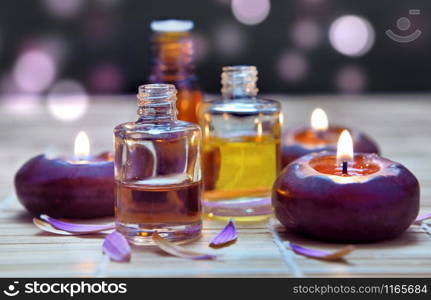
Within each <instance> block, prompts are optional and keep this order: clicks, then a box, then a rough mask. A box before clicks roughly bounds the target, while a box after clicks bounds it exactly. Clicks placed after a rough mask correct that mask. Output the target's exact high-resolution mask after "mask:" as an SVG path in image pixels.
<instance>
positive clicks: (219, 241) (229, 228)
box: [210, 219, 237, 248]
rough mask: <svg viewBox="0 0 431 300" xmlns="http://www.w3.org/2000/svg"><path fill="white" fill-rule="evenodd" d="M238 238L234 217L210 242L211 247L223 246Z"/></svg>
mask: <svg viewBox="0 0 431 300" xmlns="http://www.w3.org/2000/svg"><path fill="white" fill-rule="evenodd" d="M236 239H237V232H236V227H235V224H234V222H233V220H232V219H230V220H229V223H227V225H226V226H225V228H223V230H222V231H220V232H219V233H218V234H217V235H216V236H215V237H214V238H213V239H212V240H211V242H210V247H213V248H221V247H225V246H228V245H231V244H232V243H233V242H235V241H236Z"/></svg>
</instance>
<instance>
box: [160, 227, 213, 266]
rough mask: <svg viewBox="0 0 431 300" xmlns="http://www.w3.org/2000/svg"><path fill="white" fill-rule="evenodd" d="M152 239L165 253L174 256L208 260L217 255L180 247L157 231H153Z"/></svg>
mask: <svg viewBox="0 0 431 300" xmlns="http://www.w3.org/2000/svg"><path fill="white" fill-rule="evenodd" d="M152 237H153V241H154V243H155V244H156V245H157V246H158V247H159V248H160V249H162V250H163V251H165V252H166V253H169V254H171V255H174V256H178V257H182V258H188V259H194V260H204V259H205V260H210V259H215V258H217V256H215V255H211V254H205V253H199V252H195V251H192V250H189V249H187V248H184V247H181V246H179V245H176V244H174V243H171V242H169V241H168V240H167V239H164V238H162V237H161V236H160V235H159V234H158V233H157V232H154V233H153V236H152Z"/></svg>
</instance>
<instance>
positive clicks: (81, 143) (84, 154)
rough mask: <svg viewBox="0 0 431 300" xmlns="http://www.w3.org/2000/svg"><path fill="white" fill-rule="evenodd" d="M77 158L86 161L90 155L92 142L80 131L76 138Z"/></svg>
mask: <svg viewBox="0 0 431 300" xmlns="http://www.w3.org/2000/svg"><path fill="white" fill-rule="evenodd" d="M74 152H75V157H76V158H77V159H85V158H88V156H89V155H90V140H89V139H88V135H87V134H86V133H85V132H84V131H80V132H79V133H78V135H77V136H76V138H75V151H74Z"/></svg>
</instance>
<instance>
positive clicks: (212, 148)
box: [203, 136, 280, 221]
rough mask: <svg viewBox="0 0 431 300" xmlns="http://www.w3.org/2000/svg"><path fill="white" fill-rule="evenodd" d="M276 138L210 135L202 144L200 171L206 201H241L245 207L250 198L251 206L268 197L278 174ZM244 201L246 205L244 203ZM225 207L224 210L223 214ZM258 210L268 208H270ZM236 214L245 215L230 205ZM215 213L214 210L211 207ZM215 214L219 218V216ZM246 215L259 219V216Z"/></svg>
mask: <svg viewBox="0 0 431 300" xmlns="http://www.w3.org/2000/svg"><path fill="white" fill-rule="evenodd" d="M279 143H280V141H279V139H275V138H273V137H272V136H241V137H235V138H230V139H225V138H219V137H209V138H207V139H206V140H205V142H204V145H203V171H204V184H205V194H204V198H205V201H211V202H215V201H217V202H219V203H220V205H223V204H222V203H228V202H232V201H237V202H238V203H239V202H241V205H239V206H240V207H242V208H244V210H247V209H252V207H247V206H246V203H247V200H248V199H249V200H250V201H251V202H250V203H251V205H253V204H252V203H253V201H255V200H256V199H260V198H262V197H268V196H269V195H270V193H271V188H272V184H273V183H274V181H275V179H276V176H277V173H278V166H279V163H278V153H279ZM244 204H245V205H244ZM226 209H229V208H228V207H227V206H226V208H224V209H222V210H223V215H224V214H226ZM257 209H258V210H265V211H269V210H270V207H265V208H262V207H259V208H257ZM233 210H236V212H233V213H232V215H234V216H236V217H241V215H243V216H247V212H244V214H242V213H240V212H238V211H239V210H240V209H239V208H237V209H235V208H233ZM210 213H212V216H214V217H216V216H217V209H215V210H214V209H211V210H210ZM218 217H222V216H221V215H218ZM247 218H253V219H256V221H257V220H258V219H259V220H261V219H262V216H256V215H255V216H250V217H247Z"/></svg>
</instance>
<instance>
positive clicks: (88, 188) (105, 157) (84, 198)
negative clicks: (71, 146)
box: [15, 132, 115, 218]
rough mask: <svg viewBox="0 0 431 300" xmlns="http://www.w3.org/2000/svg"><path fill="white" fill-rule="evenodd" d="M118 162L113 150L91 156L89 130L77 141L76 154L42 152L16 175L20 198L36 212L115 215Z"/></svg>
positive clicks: (86, 215)
mask: <svg viewBox="0 0 431 300" xmlns="http://www.w3.org/2000/svg"><path fill="white" fill-rule="evenodd" d="M114 186H115V184H114V163H113V157H112V154H111V153H108V152H105V153H102V154H100V155H98V156H96V157H91V156H89V141H88V137H87V136H86V135H85V133H83V132H81V133H80V134H78V136H77V138H76V141H75V157H74V158H71V159H66V158H54V159H50V158H47V157H46V156H45V155H43V154H42V155H38V156H36V157H34V158H32V159H30V160H29V161H27V162H26V163H25V164H24V165H23V166H22V167H21V168H20V169H19V170H18V172H17V173H16V175H15V189H16V194H17V196H18V199H19V201H20V202H21V203H22V205H24V207H25V208H26V209H27V210H28V211H29V212H30V213H32V214H35V215H39V214H47V215H49V216H52V217H57V218H95V217H105V216H113V215H114V198H115V197H114Z"/></svg>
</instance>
